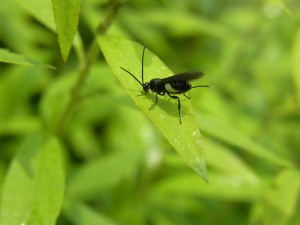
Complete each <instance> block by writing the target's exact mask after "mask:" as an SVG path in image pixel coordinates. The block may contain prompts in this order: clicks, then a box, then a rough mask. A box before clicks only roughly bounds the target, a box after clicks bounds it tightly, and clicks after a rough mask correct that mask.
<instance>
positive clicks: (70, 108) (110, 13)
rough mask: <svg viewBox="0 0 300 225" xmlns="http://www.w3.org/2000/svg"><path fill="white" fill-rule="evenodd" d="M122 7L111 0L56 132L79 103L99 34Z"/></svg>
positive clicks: (96, 50)
mask: <svg viewBox="0 0 300 225" xmlns="http://www.w3.org/2000/svg"><path fill="white" fill-rule="evenodd" d="M119 7H120V4H119V3H118V1H117V0H111V1H110V7H109V10H108V13H107V15H106V17H105V19H104V21H103V22H102V23H100V25H99V26H98V28H97V31H96V35H95V38H94V40H93V43H92V44H91V47H90V49H89V51H88V53H87V57H86V61H85V64H84V66H83V68H82V69H81V70H80V72H79V77H78V80H77V82H76V84H75V86H74V87H73V88H72V90H71V97H70V100H69V102H68V104H67V106H66V108H65V110H64V112H63V113H62V116H61V117H60V119H59V120H58V123H57V124H56V126H55V130H54V131H55V134H56V135H59V134H61V132H62V131H63V128H64V125H65V123H66V120H67V118H68V117H69V116H70V115H71V113H72V111H73V110H74V108H75V107H76V105H77V102H78V99H79V95H80V90H81V88H82V87H83V86H84V83H85V81H86V79H87V76H88V74H89V71H90V68H91V64H92V63H93V62H94V60H95V59H96V58H97V56H98V54H99V51H100V50H99V46H98V43H97V36H98V35H103V34H105V33H106V31H107V29H108V28H109V26H110V25H111V23H112V21H113V19H114V17H115V15H116V13H117V11H118V9H119Z"/></svg>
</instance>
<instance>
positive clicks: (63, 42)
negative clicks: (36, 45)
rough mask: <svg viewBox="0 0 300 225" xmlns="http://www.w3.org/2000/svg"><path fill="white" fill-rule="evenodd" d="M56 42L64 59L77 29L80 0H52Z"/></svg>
mask: <svg viewBox="0 0 300 225" xmlns="http://www.w3.org/2000/svg"><path fill="white" fill-rule="evenodd" d="M52 5H53V12H54V18H55V24H56V28H57V33H58V42H59V46H60V49H61V53H62V56H63V59H64V60H65V61H66V59H67V57H68V54H69V51H70V49H71V46H72V43H73V39H74V36H75V33H76V30H77V26H78V20H79V12H80V8H81V0H64V1H60V0H52Z"/></svg>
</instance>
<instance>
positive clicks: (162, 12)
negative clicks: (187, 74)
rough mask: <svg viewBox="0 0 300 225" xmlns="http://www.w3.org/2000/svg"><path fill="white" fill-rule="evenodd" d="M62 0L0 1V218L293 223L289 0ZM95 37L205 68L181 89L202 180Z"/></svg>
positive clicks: (293, 33) (293, 53) (294, 43)
mask: <svg viewBox="0 0 300 225" xmlns="http://www.w3.org/2000/svg"><path fill="white" fill-rule="evenodd" d="M71 2H72V1H70V0H66V1H65V3H66V4H65V5H64V4H62V5H60V1H54V0H53V1H50V0H39V1H34V0H22V1H21V0H13V1H6V0H4V1H3V0H2V2H1V4H0V62H1V64H0V191H1V195H0V196H1V197H0V201H1V205H0V224H1V225H15V224H18V225H19V224H27V225H31V224H39V225H44V224H45V225H46V224H49V225H50V224H58V225H69V224H75V225H83V224H88V225H90V224H92V225H93V224H95V225H96V224H97V225H98V224H138V225H142V224H145V225H146V224H147V225H148V224H159V225H169V224H225V225H226V224H230V225H231V224H264V225H270V224H283V225H284V224H291V225H296V224H298V223H299V221H300V214H299V210H300V201H299V200H300V195H299V193H300V172H299V162H300V129H299V128H300V63H299V62H300V27H299V24H300V23H299V22H300V18H299V15H300V13H299V11H300V5H299V3H298V1H296V0H286V1H283V0H282V1H280V0H274V1H272V0H265V1H258V0H252V1H243V2H241V1H235V0H228V1H211V0H187V1H182V0H145V1H138V0H131V1H127V0H111V1H108V0H85V1H82V3H81V4H80V1H76V4H74V5H72V6H71V5H68V4H71ZM51 4H54V5H55V7H52V6H51ZM53 10H54V11H53ZM68 10H70V11H68ZM64 12H70V13H64ZM78 12H80V14H77V13H78ZM54 15H55V16H54ZM64 15H65V16H64ZM74 15H75V16H74ZM76 15H79V21H78V16H76ZM54 21H55V22H54ZM77 24H78V27H77ZM99 24H100V26H99ZM55 27H59V29H56V28H55ZM76 27H77V29H78V32H77V34H76V36H75V38H74V42H73V47H72V49H71V51H70V52H69V47H70V46H71V45H70V44H72V43H71V40H70V39H72V38H70V37H72V35H73V33H74V28H75V30H76ZM68 28H70V30H68ZM56 30H57V31H58V33H57V32H56ZM96 34H97V35H98V36H103V35H110V36H118V37H120V38H127V39H131V40H134V41H136V42H138V43H142V44H145V45H146V46H147V48H148V49H150V50H151V51H152V52H154V53H155V55H157V56H159V57H160V58H161V59H162V61H163V62H164V63H165V65H167V66H168V67H169V68H170V69H171V70H172V71H173V72H176V73H179V72H183V71H189V70H194V69H198V70H202V71H204V72H205V74H206V75H205V77H203V78H202V79H201V80H199V81H197V82H199V83H203V84H209V85H210V88H209V89H195V90H193V91H191V92H189V96H190V97H191V98H192V100H191V103H192V105H193V107H194V110H195V114H196V118H197V120H198V123H199V129H200V131H201V133H202V136H203V137H202V141H203V143H204V151H205V155H206V157H205V159H206V164H207V168H208V176H209V183H206V182H204V181H203V180H202V179H201V178H200V177H199V176H198V175H197V174H196V173H194V172H193V170H191V169H190V168H189V167H187V165H186V164H185V162H184V160H183V159H182V158H181V157H180V156H179V155H178V154H177V153H176V152H175V151H174V149H173V147H172V146H171V144H170V143H169V142H168V141H167V140H166V139H165V138H164V136H163V135H162V134H161V133H160V131H159V129H157V127H156V126H154V125H153V123H152V122H151V121H150V120H149V119H148V118H147V117H146V115H145V114H144V113H143V112H142V111H141V110H139V109H138V107H136V106H135V104H134V103H133V101H132V100H131V99H130V98H129V97H128V96H127V95H126V93H125V92H124V90H123V88H122V86H121V85H120V83H119V82H118V80H117V79H116V77H115V75H114V74H113V72H112V71H113V70H111V68H110V67H109V65H108V64H107V63H106V61H105V60H104V57H103V54H102V52H101V51H102V50H101V49H100V54H99V57H97V58H96V59H94V58H95V56H97V55H98V51H99V46H98V42H97V35H96ZM58 37H59V38H58ZM58 40H59V41H58ZM100 42H101V41H100ZM142 44H141V46H142ZM125 47H126V46H125ZM125 47H124V49H126V48H125ZM60 48H61V49H60ZM141 49H142V47H141ZM117 50H118V48H115V49H113V51H117ZM120 51H121V49H120ZM140 54H141V52H137V55H135V56H133V57H134V58H136V57H140ZM62 55H63V56H64V57H62ZM67 56H68V58H67V61H66V62H64V60H63V58H66V57H67ZM115 63H116V65H117V64H118V61H117V62H115ZM120 64H121V62H120ZM49 65H51V66H52V67H55V68H56V69H51V68H52V67H49ZM120 66H124V67H125V66H126V65H120ZM139 66H140V64H139V65H130V66H129V67H137V68H139ZM136 73H139V71H136ZM167 75H168V74H166V76H167ZM152 76H155V74H151V75H150V76H149V77H152ZM129 79H131V77H128V80H129ZM145 79H146V75H145ZM129 82H131V81H129ZM133 89H134V90H132V91H133V93H135V91H136V94H139V93H140V90H138V89H136V87H133ZM149 95H150V96H151V95H152V94H151V93H150V94H149ZM142 98H143V97H142ZM147 101H149V99H147ZM163 101H170V100H169V99H167V98H166V99H161V101H159V104H160V102H163ZM171 102H172V101H171ZM172 106H173V104H172ZM170 108H173V107H170ZM170 110H172V109H170ZM175 110H176V105H175V104H174V111H175ZM167 115H169V116H170V118H171V117H173V115H175V117H176V112H175V113H174V114H173V113H172V112H171V113H170V114H167ZM171 119H173V118H171ZM166 120H168V118H166ZM183 122H184V121H183ZM174 132H176V130H174ZM182 140H186V139H185V138H183V139H182ZM182 144H183V145H184V144H186V145H187V146H188V144H189V143H185V142H183V143H182Z"/></svg>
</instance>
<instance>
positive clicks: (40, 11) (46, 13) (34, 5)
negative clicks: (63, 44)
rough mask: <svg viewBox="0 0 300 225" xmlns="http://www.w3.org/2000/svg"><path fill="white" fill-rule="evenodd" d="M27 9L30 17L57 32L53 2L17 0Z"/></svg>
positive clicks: (47, 0)
mask: <svg viewBox="0 0 300 225" xmlns="http://www.w3.org/2000/svg"><path fill="white" fill-rule="evenodd" d="M15 1H17V3H18V4H19V5H20V6H21V7H22V8H23V9H25V10H26V11H27V12H28V14H29V15H31V16H32V17H34V18H35V19H36V20H38V21H39V22H40V23H42V24H44V25H45V26H47V27H48V28H49V29H50V30H52V31H55V30H56V29H55V23H54V16H53V11H52V7H51V0H38V1H36V0H15Z"/></svg>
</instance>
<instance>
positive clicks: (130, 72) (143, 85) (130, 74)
mask: <svg viewBox="0 0 300 225" xmlns="http://www.w3.org/2000/svg"><path fill="white" fill-rule="evenodd" d="M120 68H121V69H122V70H124V71H125V72H127V73H128V74H129V75H130V76H132V77H133V78H134V79H135V80H136V81H137V82H139V84H140V85H141V86H142V87H143V86H144V85H143V83H144V81H143V83H141V81H139V80H138V79H137V78H136V77H135V76H134V75H133V74H132V73H131V72H129V71H128V70H126V69H124V68H123V67H120Z"/></svg>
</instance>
